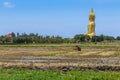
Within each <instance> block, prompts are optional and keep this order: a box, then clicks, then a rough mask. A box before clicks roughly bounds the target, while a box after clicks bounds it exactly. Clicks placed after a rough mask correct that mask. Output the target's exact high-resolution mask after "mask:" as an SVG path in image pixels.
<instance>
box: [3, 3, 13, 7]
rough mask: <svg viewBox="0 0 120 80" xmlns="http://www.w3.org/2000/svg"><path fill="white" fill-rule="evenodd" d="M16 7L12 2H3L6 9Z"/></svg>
mask: <svg viewBox="0 0 120 80" xmlns="http://www.w3.org/2000/svg"><path fill="white" fill-rule="evenodd" d="M14 6H15V5H13V4H12V3H11V2H3V7H5V8H13V7H14Z"/></svg>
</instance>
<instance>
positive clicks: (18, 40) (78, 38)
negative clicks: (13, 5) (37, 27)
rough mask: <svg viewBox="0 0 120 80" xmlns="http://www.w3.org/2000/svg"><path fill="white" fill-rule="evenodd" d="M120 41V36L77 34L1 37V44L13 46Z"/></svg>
mask: <svg viewBox="0 0 120 80" xmlns="http://www.w3.org/2000/svg"><path fill="white" fill-rule="evenodd" d="M115 40H120V36H118V37H116V38H115V37H113V36H105V35H99V36H94V37H92V38H90V37H89V36H87V35H84V34H77V35H75V36H74V37H73V38H62V37H60V36H58V35H57V36H42V35H39V34H37V33H36V34H34V33H30V34H26V33H22V34H21V35H20V34H19V33H17V34H15V33H14V32H12V33H10V34H8V35H2V36H0V43H2V44H6V43H13V44H30V43H40V44H45V43H47V44H48V43H49V44H51V43H80V42H102V41H108V42H111V41H115Z"/></svg>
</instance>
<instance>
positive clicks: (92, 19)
mask: <svg viewBox="0 0 120 80" xmlns="http://www.w3.org/2000/svg"><path fill="white" fill-rule="evenodd" d="M86 35H88V36H90V38H92V37H93V36H95V14H94V11H93V8H92V9H91V13H90V15H89V24H88V32H87V34H86Z"/></svg>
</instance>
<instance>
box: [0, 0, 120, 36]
mask: <svg viewBox="0 0 120 80" xmlns="http://www.w3.org/2000/svg"><path fill="white" fill-rule="evenodd" d="M119 4H120V0H0V35H4V34H7V33H10V32H15V33H17V32H19V33H24V32H25V33H39V34H41V35H60V36H62V37H73V36H74V35H76V34H85V33H86V32H87V25H88V23H89V20H88V16H89V13H90V10H91V8H94V12H95V14H96V34H97V35H100V34H105V35H111V36H120V5H119Z"/></svg>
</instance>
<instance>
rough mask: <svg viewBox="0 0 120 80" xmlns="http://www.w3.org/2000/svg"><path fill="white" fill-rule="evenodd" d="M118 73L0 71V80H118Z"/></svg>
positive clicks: (119, 77)
mask: <svg viewBox="0 0 120 80" xmlns="http://www.w3.org/2000/svg"><path fill="white" fill-rule="evenodd" d="M119 75H120V72H114V71H113V72H112V71H110V72H102V71H101V72H95V71H78V70H73V71H70V72H63V71H37V70H5V69H2V70H0V80H119V79H120V76H119Z"/></svg>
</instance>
